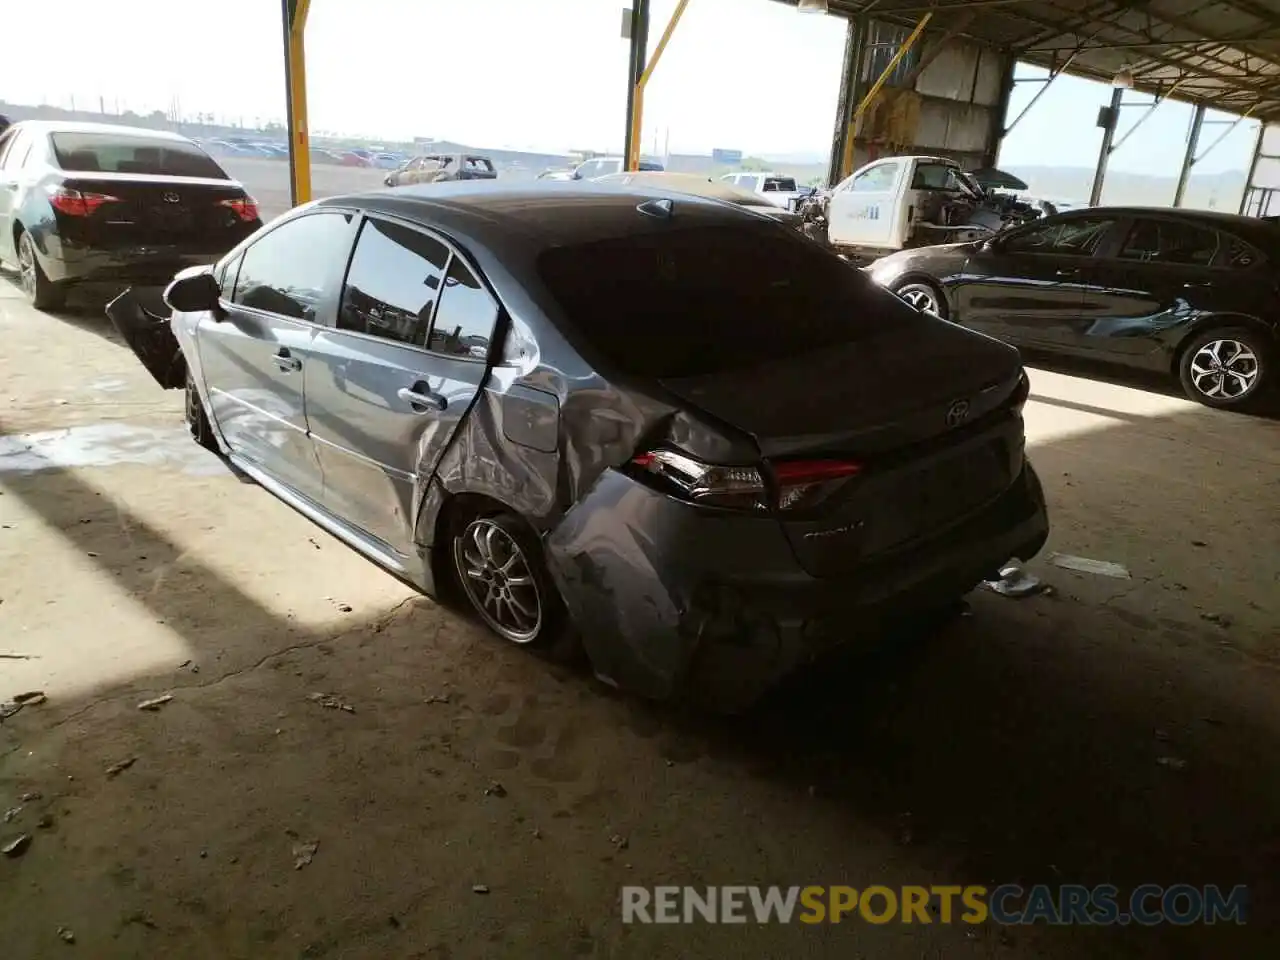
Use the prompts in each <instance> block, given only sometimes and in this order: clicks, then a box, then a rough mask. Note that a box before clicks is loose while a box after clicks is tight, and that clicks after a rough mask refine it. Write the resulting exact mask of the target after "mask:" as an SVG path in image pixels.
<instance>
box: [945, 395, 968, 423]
mask: <svg viewBox="0 0 1280 960" xmlns="http://www.w3.org/2000/svg"><path fill="white" fill-rule="evenodd" d="M968 419H969V401H968V400H957V401H956V402H955V403H953V404H952V405H951V406H950V407H949V408H948V409H947V426H948V427H958V426H960V424H962V423H964V422H965V421H966V420H968Z"/></svg>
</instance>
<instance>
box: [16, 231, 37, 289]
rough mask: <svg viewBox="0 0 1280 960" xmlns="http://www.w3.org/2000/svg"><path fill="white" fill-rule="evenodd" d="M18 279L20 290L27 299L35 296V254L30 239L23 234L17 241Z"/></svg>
mask: <svg viewBox="0 0 1280 960" xmlns="http://www.w3.org/2000/svg"><path fill="white" fill-rule="evenodd" d="M18 277H19V282H20V283H21V284H22V290H23V292H24V293H26V295H27V296H28V297H34V296H35V295H36V252H35V249H34V248H33V247H32V246H31V237H30V236H28V235H27V234H25V233H24V234H23V235H22V238H21V239H20V240H19V241H18Z"/></svg>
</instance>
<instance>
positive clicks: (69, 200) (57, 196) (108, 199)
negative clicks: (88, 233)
mask: <svg viewBox="0 0 1280 960" xmlns="http://www.w3.org/2000/svg"><path fill="white" fill-rule="evenodd" d="M119 202H120V198H119V197H113V196H110V195H108V194H105V193H84V192H82V191H80V190H72V189H71V188H70V187H50V188H49V203H51V204H52V205H53V209H55V210H57V211H58V212H59V213H65V214H66V215H67V216H69V217H88V216H92V215H93V213H94V212H95V211H96V210H97V209H98V208H99V207H100V206H102V205H103V204H104V203H119Z"/></svg>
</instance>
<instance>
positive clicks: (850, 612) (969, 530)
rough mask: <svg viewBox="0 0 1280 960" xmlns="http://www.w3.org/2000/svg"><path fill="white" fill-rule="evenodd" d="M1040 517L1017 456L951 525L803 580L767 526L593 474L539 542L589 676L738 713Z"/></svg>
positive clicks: (1005, 545) (1034, 547)
mask: <svg viewBox="0 0 1280 960" xmlns="http://www.w3.org/2000/svg"><path fill="white" fill-rule="evenodd" d="M1048 531H1049V522H1048V515H1047V511H1046V509H1045V503H1044V494H1043V491H1042V490H1041V487H1040V481H1039V478H1038V477H1037V476H1036V474H1035V471H1034V470H1033V469H1032V467H1031V465H1030V463H1029V462H1026V461H1024V468H1023V471H1022V473H1021V475H1020V476H1019V478H1018V479H1017V481H1016V482H1015V483H1014V484H1013V485H1012V486H1010V487H1009V488H1008V489H1007V490H1006V491H1005V492H1004V493H1003V494H1001V495H1000V496H999V497H997V498H996V499H995V500H994V501H992V502H990V503H988V504H987V505H986V506H985V507H984V508H982V509H981V510H979V511H978V512H976V513H974V514H972V515H970V516H969V517H968V518H966V519H965V520H963V521H962V522H961V523H959V524H957V525H955V526H953V527H951V528H949V529H947V530H945V531H944V532H942V533H940V534H938V535H936V536H934V537H932V538H931V539H930V540H928V541H927V542H916V543H913V544H911V545H909V546H907V547H905V548H903V549H901V550H898V551H896V552H894V553H890V554H886V555H884V556H881V557H877V558H876V559H875V560H874V561H869V562H868V563H867V564H866V565H864V566H863V567H862V568H861V569H860V570H859V571H858V572H857V573H856V574H855V575H851V576H848V577H841V578H838V579H818V578H815V577H812V576H810V575H809V574H807V573H805V572H804V571H803V569H802V568H801V567H800V565H799V564H798V562H797V561H796V558H795V555H794V553H793V551H792V548H791V546H790V544H789V542H788V541H787V539H786V537H785V536H784V534H783V531H782V529H781V527H780V526H779V524H777V523H776V522H774V521H773V520H772V519H771V518H764V517H760V518H755V517H746V518H744V517H742V516H740V515H725V514H717V513H712V512H708V511H705V510H700V509H697V508H694V507H692V506H690V505H689V504H687V503H684V502H682V501H679V500H676V499H674V498H672V497H668V496H665V495H663V494H661V493H659V492H656V491H654V490H651V489H649V488H647V487H644V486H641V485H639V484H637V483H635V482H634V481H632V480H631V479H629V478H627V477H626V476H624V475H622V474H620V473H617V472H615V471H612V470H610V471H606V472H605V474H604V475H602V477H601V478H600V481H599V482H598V483H597V484H596V485H595V487H594V488H593V489H592V491H591V492H590V493H589V494H588V495H587V496H586V497H584V498H583V499H582V501H580V502H579V503H578V504H577V505H576V506H575V507H574V508H573V509H572V510H571V511H569V513H568V514H567V515H566V516H565V518H564V520H563V521H562V522H561V524H560V525H559V526H558V527H557V528H556V529H555V530H554V531H553V532H552V534H551V535H550V537H549V538H548V541H547V548H548V549H547V553H548V557H549V559H550V562H551V566H552V572H553V575H554V576H555V579H556V581H557V583H558V585H559V587H560V590H561V593H562V595H563V597H564V600H565V603H566V605H567V606H568V608H569V611H570V613H571V615H572V616H573V618H574V620H575V622H576V623H577V624H578V626H579V629H580V631H581V633H582V641H583V645H584V646H585V648H586V651H587V654H588V655H589V656H590V658H591V660H592V663H593V665H594V667H595V669H596V671H597V672H598V673H599V674H601V676H603V677H604V678H606V679H608V680H610V681H611V682H614V683H617V684H618V685H619V686H622V687H624V688H626V689H629V690H631V691H634V692H636V693H638V694H640V695H642V696H648V697H654V698H665V697H669V696H672V695H674V694H677V693H679V692H682V691H688V692H689V693H691V694H692V695H693V696H694V697H699V698H704V699H706V700H709V701H711V702H713V703H715V704H717V705H719V706H722V707H727V708H730V709H733V708H737V707H741V706H745V705H747V704H749V703H751V702H752V701H754V700H756V699H758V697H759V696H760V695H761V694H763V693H764V692H765V691H767V690H768V689H769V688H770V687H771V686H773V685H774V684H776V683H777V681H779V680H780V679H782V678H783V677H784V676H785V675H786V674H788V673H790V672H791V671H792V670H793V669H794V668H795V667H797V666H799V665H801V664H802V663H804V662H806V661H808V660H811V659H812V658H814V657H815V656H817V655H818V654H820V653H822V652H823V651H824V650H826V649H829V648H830V647H832V646H835V645H838V644H847V643H860V642H861V643H869V642H872V641H873V640H874V639H875V638H876V637H877V636H879V635H882V633H883V630H884V628H885V627H886V626H887V625H889V624H891V623H892V622H894V621H895V620H897V619H900V618H901V617H903V616H904V615H905V614H908V613H915V612H918V611H921V610H924V609H928V608H930V607H934V606H939V605H942V604H945V603H947V602H950V601H952V600H955V599H957V598H959V597H960V596H962V595H964V594H965V593H967V592H968V591H969V590H971V589H972V588H973V587H975V586H976V585H977V584H978V583H979V582H980V581H981V580H983V579H986V578H988V577H991V576H995V575H996V571H997V570H998V569H999V567H1000V566H1001V565H1002V564H1004V563H1005V562H1006V561H1008V560H1009V558H1010V557H1018V558H1019V559H1022V560H1028V559H1030V558H1031V557H1032V556H1034V555H1035V554H1036V553H1038V552H1039V551H1040V549H1041V547H1043V545H1044V543H1045V540H1046V538H1047V537H1048Z"/></svg>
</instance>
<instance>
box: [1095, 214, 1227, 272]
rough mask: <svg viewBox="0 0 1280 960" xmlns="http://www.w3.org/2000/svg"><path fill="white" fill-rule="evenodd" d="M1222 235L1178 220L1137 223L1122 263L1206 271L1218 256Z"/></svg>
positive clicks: (1142, 221) (1123, 248)
mask: <svg viewBox="0 0 1280 960" xmlns="http://www.w3.org/2000/svg"><path fill="white" fill-rule="evenodd" d="M1221 245H1222V235H1221V234H1219V233H1218V231H1216V230H1211V229H1208V228H1207V227H1199V226H1196V225H1195V224H1190V223H1183V222H1180V221H1177V220H1147V219H1139V220H1135V221H1134V223H1133V227H1132V228H1131V229H1130V230H1129V236H1128V237H1126V238H1125V242H1124V245H1123V246H1122V247H1121V248H1120V259H1121V260H1140V261H1142V262H1143V263H1155V264H1173V265H1177V266H1192V267H1207V266H1210V265H1211V264H1212V263H1213V261H1214V258H1216V257H1217V256H1218V250H1219V248H1220V247H1221Z"/></svg>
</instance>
